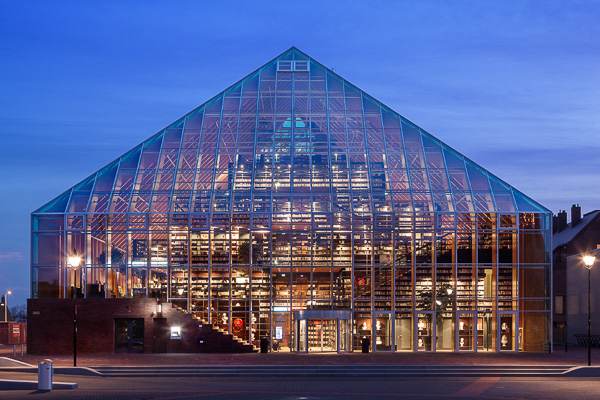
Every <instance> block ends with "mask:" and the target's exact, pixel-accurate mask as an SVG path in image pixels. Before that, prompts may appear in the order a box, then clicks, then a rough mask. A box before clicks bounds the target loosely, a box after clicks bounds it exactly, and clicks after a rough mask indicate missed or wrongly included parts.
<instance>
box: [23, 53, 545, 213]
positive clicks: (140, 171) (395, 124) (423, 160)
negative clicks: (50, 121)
mask: <svg viewBox="0 0 600 400" xmlns="http://www.w3.org/2000/svg"><path fill="white" fill-rule="evenodd" d="M290 195H291V196H290ZM290 199H292V200H291V201H290ZM343 211H348V212H360V211H364V212H435V211H437V212H543V213H548V212H549V211H548V210H547V209H546V208H544V207H543V206H541V205H540V204H538V203H537V202H535V201H533V200H532V199H530V198H529V197H527V196H525V195H524V194H523V193H521V192H519V191H517V190H516V189H514V188H513V187H511V186H510V185H508V184H507V183H505V182H503V181H502V180H500V179H499V178H497V177H496V176H494V175H492V174H491V173H489V172H488V171H486V170H485V169H483V168H481V167H480V166H478V165H477V164H475V163H474V162H472V161H471V160H469V159H467V158H466V157H464V156H463V155H462V154H460V153H458V152H457V151H455V150H454V149H452V148H451V147H449V146H448V145H446V144H445V143H442V142H441V141H440V140H438V139H436V138H435V137H434V136H432V135H430V134H429V133H427V132H425V131H424V130H423V129H421V128H419V127H418V126H416V125H415V124H413V123H412V122H410V121H408V120H407V119H405V118H404V117H402V116H400V115H399V114H398V113H396V112H395V111H393V110H392V109H390V108H389V107H387V106H385V105H384V104H382V103H381V102H379V101H377V100H376V99H374V98H373V97H371V96H369V95H368V94H366V93H365V92H364V91H362V90H360V89H359V88H357V87H356V86H354V85H352V84H350V83H349V82H348V81H346V80H344V79H343V78H342V77H340V76H339V75H337V74H336V73H334V72H333V71H331V70H330V69H328V68H326V67H324V66H323V65H322V64H320V63H318V62H316V61H315V60H313V59H312V58H310V57H309V56H307V55H306V54H304V53H303V52H301V51H299V50H298V49H296V48H294V47H293V48H291V49H289V50H288V51H286V52H284V53H283V54H281V55H280V56H278V57H277V58H275V59H274V60H272V61H270V62H268V63H267V64H265V65H264V66H263V67H261V68H259V69H258V70H256V71H254V72H253V73H251V74H250V75H248V76H247V77H245V78H244V79H242V80H240V81H239V82H237V83H235V84H234V85H232V86H231V87H229V88H228V89H226V90H225V91H223V92H222V93H219V94H218V95H216V96H215V97H213V98H212V99H210V100H209V101H207V102H206V103H204V104H202V105H201V106H200V107H198V108H196V109H195V110H193V111H191V112H190V113H188V114H187V115H185V116H184V117H182V118H181V119H179V120H178V121H176V122H174V123H173V124H171V125H169V126H168V127H166V128H165V129H163V130H161V131H160V132H158V133H157V134H155V135H154V136H152V137H151V138H149V139H148V140H146V141H144V142H143V143H141V144H140V145H138V146H137V147H135V148H134V149H132V150H131V151H129V152H127V153H126V154H124V155H123V156H121V157H119V158H118V159H117V160H115V161H113V162H112V163H110V164H109V165H107V166H106V167H104V168H102V169H101V170H100V171H98V172H96V173H94V174H92V175H91V176H90V177H88V178H87V179H85V180H84V181H83V182H81V183H79V184H77V185H75V186H74V187H72V188H71V189H69V190H67V191H66V192H65V193H63V194H62V195H60V196H58V197H57V198H56V199H54V200H52V201H51V202H49V203H47V204H46V205H44V206H43V207H41V208H40V209H38V210H37V211H35V213H64V212H67V213H84V212H87V213H125V212H131V213H147V212H150V213H167V212H174V213H175V212H181V213H188V212H194V213H196V212H343Z"/></svg>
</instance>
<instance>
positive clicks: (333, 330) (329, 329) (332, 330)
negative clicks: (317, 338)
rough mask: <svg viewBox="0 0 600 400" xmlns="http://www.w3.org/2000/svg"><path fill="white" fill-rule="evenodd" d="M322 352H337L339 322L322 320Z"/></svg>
mask: <svg viewBox="0 0 600 400" xmlns="http://www.w3.org/2000/svg"><path fill="white" fill-rule="evenodd" d="M321 351H337V321H336V320H335V319H323V320H321Z"/></svg>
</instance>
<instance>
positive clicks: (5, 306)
mask: <svg viewBox="0 0 600 400" xmlns="http://www.w3.org/2000/svg"><path fill="white" fill-rule="evenodd" d="M11 294H12V290H7V291H6V293H4V296H3V300H4V301H3V303H4V322H8V296H9V295H11Z"/></svg>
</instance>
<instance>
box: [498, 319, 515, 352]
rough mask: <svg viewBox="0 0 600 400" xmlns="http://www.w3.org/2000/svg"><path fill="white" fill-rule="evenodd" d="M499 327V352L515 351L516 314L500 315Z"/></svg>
mask: <svg viewBox="0 0 600 400" xmlns="http://www.w3.org/2000/svg"><path fill="white" fill-rule="evenodd" d="M499 325H500V329H499V330H498V337H499V339H500V351H517V349H518V343H517V341H518V339H517V336H516V332H517V327H518V325H519V324H518V317H517V313H516V312H502V313H500V320H499Z"/></svg>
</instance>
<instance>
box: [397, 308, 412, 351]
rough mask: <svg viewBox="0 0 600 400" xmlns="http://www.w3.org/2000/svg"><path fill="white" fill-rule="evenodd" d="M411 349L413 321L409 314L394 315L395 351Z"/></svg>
mask: <svg viewBox="0 0 600 400" xmlns="http://www.w3.org/2000/svg"><path fill="white" fill-rule="evenodd" d="M412 348H413V319H412V314H411V313H403V314H398V313H397V314H396V351H410V350H412Z"/></svg>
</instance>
